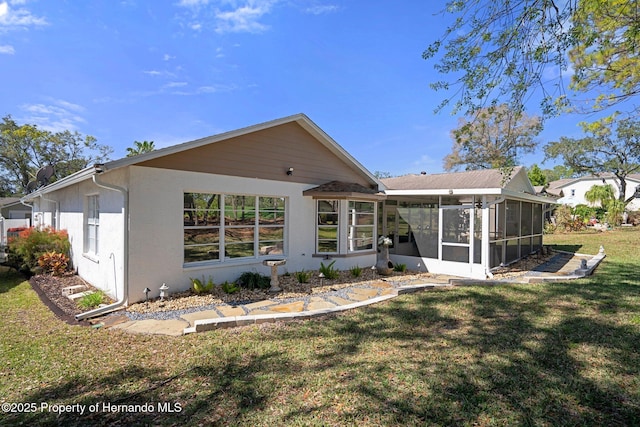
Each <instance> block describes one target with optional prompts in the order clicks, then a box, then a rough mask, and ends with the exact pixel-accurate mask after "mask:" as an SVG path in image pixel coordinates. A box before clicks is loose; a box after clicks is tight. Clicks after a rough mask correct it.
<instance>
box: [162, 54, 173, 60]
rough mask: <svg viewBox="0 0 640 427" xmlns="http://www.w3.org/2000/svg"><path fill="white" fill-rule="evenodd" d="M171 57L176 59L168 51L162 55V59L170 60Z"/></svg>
mask: <svg viewBox="0 0 640 427" xmlns="http://www.w3.org/2000/svg"><path fill="white" fill-rule="evenodd" d="M172 59H176V57H175V56H171V55H169V54H168V53H165V54H164V56H163V57H162V60H163V61H171V60H172Z"/></svg>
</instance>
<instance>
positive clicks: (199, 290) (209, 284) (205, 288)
mask: <svg viewBox="0 0 640 427" xmlns="http://www.w3.org/2000/svg"><path fill="white" fill-rule="evenodd" d="M214 286H215V284H214V283H213V279H212V278H211V276H209V280H208V281H206V282H205V280H204V276H202V280H200V279H194V278H193V277H192V278H191V287H192V288H193V291H194V292H195V293H196V294H204V293H207V292H211V291H212V290H213V287H214Z"/></svg>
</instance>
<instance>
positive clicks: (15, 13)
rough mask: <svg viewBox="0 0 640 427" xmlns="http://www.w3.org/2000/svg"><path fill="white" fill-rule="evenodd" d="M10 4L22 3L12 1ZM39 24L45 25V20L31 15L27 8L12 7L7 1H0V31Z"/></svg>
mask: <svg viewBox="0 0 640 427" xmlns="http://www.w3.org/2000/svg"><path fill="white" fill-rule="evenodd" d="M11 4H12V5H13V4H16V5H21V4H22V3H20V2H12V3H11ZM39 25H47V20H46V19H45V18H42V17H38V16H34V15H32V14H31V12H29V11H28V10H27V9H13V8H11V7H9V3H7V2H2V3H0V31H2V30H3V29H4V30H5V31H7V30H9V29H13V28H19V27H33V26H39Z"/></svg>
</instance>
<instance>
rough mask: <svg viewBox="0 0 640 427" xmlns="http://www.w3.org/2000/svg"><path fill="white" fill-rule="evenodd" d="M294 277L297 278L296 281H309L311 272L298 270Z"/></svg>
mask: <svg viewBox="0 0 640 427" xmlns="http://www.w3.org/2000/svg"><path fill="white" fill-rule="evenodd" d="M296 279H297V280H298V283H309V280H311V273H310V272H308V271H304V270H302V271H298V272H296Z"/></svg>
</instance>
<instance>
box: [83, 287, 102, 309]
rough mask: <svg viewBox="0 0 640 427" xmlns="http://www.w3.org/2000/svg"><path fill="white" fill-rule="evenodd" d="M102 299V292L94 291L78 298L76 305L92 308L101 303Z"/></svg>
mask: <svg viewBox="0 0 640 427" xmlns="http://www.w3.org/2000/svg"><path fill="white" fill-rule="evenodd" d="M103 300H104V292H102V291H95V292H92V293H90V294H87V295H85V296H83V297H82V298H80V299H79V300H78V305H79V306H80V307H81V308H84V309H89V308H94V307H97V306H99V305H100V304H102V301H103Z"/></svg>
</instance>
